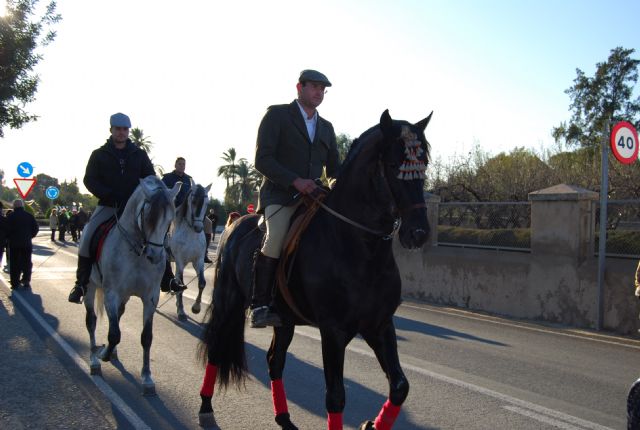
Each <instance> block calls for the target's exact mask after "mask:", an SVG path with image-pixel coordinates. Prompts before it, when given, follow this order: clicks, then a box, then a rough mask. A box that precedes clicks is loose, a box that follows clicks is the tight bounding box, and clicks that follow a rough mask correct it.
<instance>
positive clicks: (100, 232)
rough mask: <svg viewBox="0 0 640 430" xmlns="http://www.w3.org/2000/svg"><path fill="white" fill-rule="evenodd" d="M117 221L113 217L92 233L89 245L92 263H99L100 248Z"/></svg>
mask: <svg viewBox="0 0 640 430" xmlns="http://www.w3.org/2000/svg"><path fill="white" fill-rule="evenodd" d="M116 223H117V220H116V217H115V215H114V216H112V217H111V218H109V219H108V220H106V221H105V222H103V223H102V224H100V225H99V226H98V228H96V230H95V232H94V233H93V237H91V243H90V244H89V257H91V260H92V261H93V262H94V263H97V262H98V261H100V255H101V254H102V246H103V245H104V241H105V239H106V238H107V235H108V234H109V232H110V231H111V229H113V227H114V226H115V225H116Z"/></svg>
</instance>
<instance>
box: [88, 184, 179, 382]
mask: <svg viewBox="0 0 640 430" xmlns="http://www.w3.org/2000/svg"><path fill="white" fill-rule="evenodd" d="M181 185H182V184H176V185H175V186H174V187H173V188H172V189H171V190H169V189H168V188H167V187H166V185H164V183H163V182H162V181H161V180H159V179H158V178H157V177H155V176H147V177H146V178H144V179H141V180H140V184H139V185H138V187H137V188H136V190H135V191H134V192H133V194H132V195H131V198H129V201H128V202H127V205H126V206H125V208H124V211H123V213H122V216H121V217H120V218H119V219H118V222H117V224H116V226H114V227H113V228H112V229H111V231H110V232H109V233H108V235H107V237H106V239H105V240H104V245H103V247H102V252H101V256H100V259H99V261H98V262H97V263H95V264H94V266H93V270H92V271H91V282H90V283H89V288H88V290H87V294H86V297H85V300H84V305H85V307H86V309H87V319H86V324H87V330H88V331H89V338H90V341H91V359H90V366H91V374H92V375H95V374H100V373H101V370H100V361H99V360H100V359H101V360H102V361H110V360H111V359H117V354H116V350H115V348H116V345H117V344H118V343H119V342H120V327H119V321H120V317H121V316H122V314H123V313H124V310H125V305H126V304H127V302H128V301H129V298H130V297H131V296H137V297H140V299H141V300H142V304H143V317H142V321H143V329H142V335H141V337H140V341H141V343H142V348H143V351H144V353H143V359H142V373H141V378H142V387H143V394H144V395H154V394H155V383H154V382H153V379H151V369H150V367H149V350H150V349H151V341H152V337H153V334H152V330H153V329H152V327H153V314H154V312H155V310H156V306H157V305H158V298H159V296H160V279H161V278H162V274H163V272H164V265H165V260H166V254H165V247H164V240H165V235H166V233H167V229H168V228H169V225H170V224H171V221H172V220H173V218H174V216H175V206H174V204H173V201H174V198H175V196H176V195H177V194H178V192H179V191H180V186H181ZM103 303H104V309H105V310H106V312H107V316H108V318H109V335H108V341H109V343H108V345H107V347H104V346H102V347H97V346H96V339H95V328H96V319H97V318H96V314H95V311H94V304H96V305H98V310H99V312H102V304H103Z"/></svg>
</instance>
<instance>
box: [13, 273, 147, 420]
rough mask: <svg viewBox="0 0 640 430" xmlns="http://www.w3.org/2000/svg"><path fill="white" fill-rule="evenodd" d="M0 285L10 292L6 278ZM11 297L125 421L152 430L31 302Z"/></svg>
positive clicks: (17, 295) (15, 296) (16, 296)
mask: <svg viewBox="0 0 640 430" xmlns="http://www.w3.org/2000/svg"><path fill="white" fill-rule="evenodd" d="M0 283H2V285H3V286H4V287H5V288H6V289H7V290H10V288H9V285H8V284H7V282H6V281H5V280H4V278H2V277H0ZM11 297H13V298H14V299H16V300H17V301H19V302H20V304H21V305H22V306H23V307H24V309H26V310H27V311H28V312H29V313H30V314H31V316H32V317H33V319H35V320H36V321H37V322H38V324H40V326H41V327H42V328H43V329H45V331H46V332H47V333H48V334H49V335H50V336H51V338H52V339H53V340H55V341H56V342H57V343H58V345H60V347H61V348H62V349H63V350H64V352H66V353H67V355H68V356H69V357H71V359H72V360H73V361H74V362H75V363H76V365H77V366H78V367H79V368H80V369H81V370H82V371H83V372H84V373H85V374H86V375H87V376H88V377H89V379H91V381H92V382H93V383H94V384H95V385H96V387H98V389H99V390H100V391H101V392H102V394H104V395H105V396H106V397H107V398H108V399H109V401H110V402H111V403H112V404H113V405H114V406H115V407H116V408H118V410H119V411H120V412H121V413H122V415H123V416H124V417H125V419H126V420H127V421H128V422H129V423H130V424H131V426H132V427H133V428H135V429H139V430H151V427H149V426H148V425H147V424H146V423H145V422H144V421H143V420H142V419H141V418H140V417H139V416H138V415H137V414H136V413H135V412H134V411H133V409H131V408H130V407H129V406H127V404H126V403H125V401H124V400H123V399H122V398H121V397H120V396H118V394H117V393H116V392H115V391H113V389H112V388H111V387H110V386H109V384H107V382H106V381H105V380H104V379H102V377H101V376H96V375H91V373H90V370H89V365H88V364H87V363H86V362H85V361H84V360H83V359H82V358H80V355H79V354H78V353H77V352H76V351H75V350H74V349H73V348H72V347H71V345H69V344H68V343H67V341H65V340H64V339H63V338H62V336H60V335H59V334H58V332H56V331H55V330H54V329H53V328H52V327H51V326H50V325H49V324H48V323H47V322H46V321H45V320H44V319H43V318H42V317H41V316H40V315H39V314H38V312H36V311H35V310H34V309H33V308H32V307H31V305H30V304H29V302H27V301H26V300H25V299H24V298H22V297H21V296H20V294H12V295H11Z"/></svg>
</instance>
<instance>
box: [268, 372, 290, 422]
mask: <svg viewBox="0 0 640 430" xmlns="http://www.w3.org/2000/svg"><path fill="white" fill-rule="evenodd" d="M271 397H273V413H274V414H276V415H278V414H284V413H287V412H289V408H287V395H286V394H285V392H284V384H283V383H282V379H276V380H274V381H271Z"/></svg>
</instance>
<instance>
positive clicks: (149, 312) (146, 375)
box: [140, 297, 158, 396]
mask: <svg viewBox="0 0 640 430" xmlns="http://www.w3.org/2000/svg"><path fill="white" fill-rule="evenodd" d="M157 302H158V301H157V299H156V300H155V301H154V300H153V299H152V298H151V297H145V298H144V300H143V312H142V323H143V324H144V326H143V328H142V335H141V336H140V343H141V344H142V372H141V373H140V377H141V378H142V394H143V395H145V396H155V395H156V384H155V382H153V379H152V378H151V367H150V361H151V359H150V354H151V342H153V314H154V313H155V311H156V304H157Z"/></svg>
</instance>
